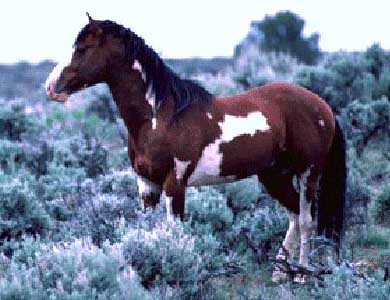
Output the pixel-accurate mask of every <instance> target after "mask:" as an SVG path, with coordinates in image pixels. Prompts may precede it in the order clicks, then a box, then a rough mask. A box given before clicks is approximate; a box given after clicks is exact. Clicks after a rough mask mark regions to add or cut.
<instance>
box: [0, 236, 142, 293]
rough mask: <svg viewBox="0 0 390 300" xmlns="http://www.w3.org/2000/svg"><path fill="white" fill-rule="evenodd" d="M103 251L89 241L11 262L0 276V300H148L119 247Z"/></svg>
mask: <svg viewBox="0 0 390 300" xmlns="http://www.w3.org/2000/svg"><path fill="white" fill-rule="evenodd" d="M103 248H104V249H99V248H97V247H96V246H94V245H93V244H92V243H91V241H90V240H88V239H83V240H75V241H74V242H72V243H61V244H53V245H47V246H46V245H42V247H41V249H39V250H38V251H37V252H36V258H35V259H34V260H32V261H30V262H29V264H27V265H24V264H17V263H15V262H14V261H11V262H10V263H9V264H8V266H7V268H6V271H5V272H4V273H2V274H0V296H1V297H0V299H69V300H76V299H77V300H80V299H102V300H103V299H118V300H119V299H133V300H136V299H137V300H138V299H139V300H141V299H148V295H147V293H146V292H145V290H144V289H143V288H142V287H141V286H140V283H139V280H138V277H137V275H136V274H135V273H134V271H132V269H131V268H129V267H128V266H127V265H126V262H125V260H124V258H123V255H122V253H121V251H120V249H119V248H118V246H110V245H105V246H104V247H103ZM13 297H14V298H13ZM29 297H30V298H29Z"/></svg>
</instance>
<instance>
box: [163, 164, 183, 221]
mask: <svg viewBox="0 0 390 300" xmlns="http://www.w3.org/2000/svg"><path fill="white" fill-rule="evenodd" d="M163 190H164V192H165V201H166V202H165V203H166V206H167V220H168V221H173V218H174V216H176V217H177V216H179V217H180V220H182V221H183V218H184V208H185V185H184V184H183V182H181V180H178V179H177V177H176V173H175V172H173V171H172V172H170V173H169V174H168V176H167V178H166V179H165V181H164V185H163Z"/></svg>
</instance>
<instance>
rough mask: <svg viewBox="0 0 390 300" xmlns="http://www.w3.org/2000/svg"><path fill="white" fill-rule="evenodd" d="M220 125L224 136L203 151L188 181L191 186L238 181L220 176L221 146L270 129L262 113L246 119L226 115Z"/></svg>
mask: <svg viewBox="0 0 390 300" xmlns="http://www.w3.org/2000/svg"><path fill="white" fill-rule="evenodd" d="M218 125H219V127H220V128H221V131H222V134H221V136H220V137H218V138H217V139H216V140H215V141H214V142H212V143H210V144H209V145H207V146H206V147H205V148H204V149H203V152H202V155H201V157H200V159H199V161H198V163H197V165H196V168H195V170H194V172H193V173H192V174H191V176H190V177H189V179H188V185H190V186H199V185H206V184H218V183H223V182H231V181H234V180H235V179H236V177H235V176H234V175H230V176H220V173H221V164H222V160H223V154H222V152H221V151H220V146H221V144H224V143H229V142H231V141H232V140H233V139H234V138H236V137H239V136H241V135H245V134H249V135H251V136H253V135H254V134H255V133H256V132H257V131H267V130H269V129H270V126H269V125H268V122H267V119H266V118H265V116H264V115H263V114H262V113H261V112H252V113H249V114H248V115H247V116H245V117H242V116H232V115H225V117H224V120H223V121H221V122H218Z"/></svg>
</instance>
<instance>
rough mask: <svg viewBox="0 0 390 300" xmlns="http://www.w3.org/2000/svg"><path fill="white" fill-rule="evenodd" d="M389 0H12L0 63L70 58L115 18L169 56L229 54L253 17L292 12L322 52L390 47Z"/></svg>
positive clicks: (5, 14)
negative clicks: (78, 43)
mask: <svg viewBox="0 0 390 300" xmlns="http://www.w3.org/2000/svg"><path fill="white" fill-rule="evenodd" d="M389 8H390V1H388V0H369V1H365V0H355V1H352V0H326V1H325V0H323V1H318V0H257V1H255V0H240V1H237V0H191V1H189V0H137V1H135V0H127V1H125V0H103V1H100V0H84V1H83V0H61V1H56V0H34V1H32V0H24V1H22V0H12V1H3V3H2V5H1V9H0V63H13V62H17V61H20V60H27V61H30V62H39V61H41V60H44V59H50V60H55V61H58V60H61V58H62V57H66V56H69V53H70V52H71V51H72V48H71V47H72V44H73V42H74V39H75V37H76V35H77V33H78V32H79V31H80V30H81V28H82V27H83V26H84V25H85V24H86V23H87V17H86V14H85V13H86V12H89V14H90V15H91V16H92V17H93V18H94V19H111V20H113V21H116V22H117V23H120V24H122V25H124V26H126V27H128V28H131V29H132V30H133V31H134V32H135V33H137V34H138V35H140V36H142V37H143V38H144V39H145V41H146V43H147V44H149V45H150V46H152V47H153V48H154V49H155V50H156V52H157V53H159V54H160V55H161V56H162V57H164V58H189V57H214V56H231V55H232V54H233V49H234V46H235V45H237V44H238V43H239V42H240V41H241V40H242V39H243V38H244V37H245V36H246V34H247V33H248V31H249V27H250V23H251V21H252V20H261V19H263V18H264V16H265V15H273V14H275V13H277V12H278V11H281V10H290V11H292V12H294V13H297V14H298V15H300V16H301V17H302V18H303V19H304V20H305V21H306V27H305V32H304V33H305V34H306V35H309V34H311V33H313V32H318V33H319V34H320V48H321V49H322V50H324V51H337V50H346V51H352V50H364V49H366V48H367V47H369V46H370V45H372V44H373V43H375V42H379V43H380V44H381V46H382V47H383V48H385V49H390V34H389V28H390V17H389V11H390V10H389Z"/></svg>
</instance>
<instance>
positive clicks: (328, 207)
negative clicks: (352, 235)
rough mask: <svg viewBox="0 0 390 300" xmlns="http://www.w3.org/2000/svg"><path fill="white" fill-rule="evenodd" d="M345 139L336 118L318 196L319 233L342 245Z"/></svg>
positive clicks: (345, 175)
mask: <svg viewBox="0 0 390 300" xmlns="http://www.w3.org/2000/svg"><path fill="white" fill-rule="evenodd" d="M345 151H346V149H345V139H344V135H343V132H342V130H341V128H340V124H339V122H338V121H337V120H336V128H335V135H334V138H333V144H332V146H331V148H330V151H329V153H328V157H327V161H326V165H325V168H324V170H323V172H322V176H321V180H320V195H319V198H318V234H319V235H325V237H326V238H329V239H332V240H333V241H334V242H335V243H336V245H337V247H338V248H339V247H340V244H341V239H342V237H343V224H344V208H345V188H346V179H347V167H346V162H345V155H346V152H345Z"/></svg>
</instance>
